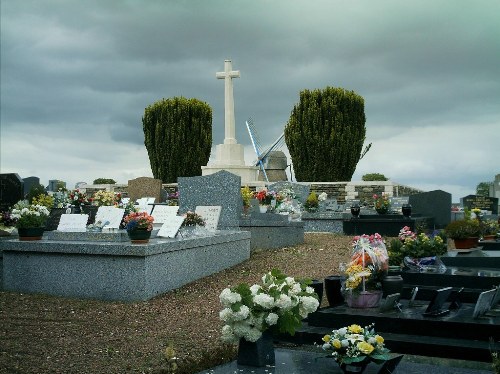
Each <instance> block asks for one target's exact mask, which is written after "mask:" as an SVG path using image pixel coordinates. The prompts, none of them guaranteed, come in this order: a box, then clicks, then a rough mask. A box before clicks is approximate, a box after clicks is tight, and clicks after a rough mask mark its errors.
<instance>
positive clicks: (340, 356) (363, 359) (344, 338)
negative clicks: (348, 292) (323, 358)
mask: <svg viewBox="0 0 500 374" xmlns="http://www.w3.org/2000/svg"><path fill="white" fill-rule="evenodd" d="M322 343H323V344H322V345H321V348H322V349H323V350H324V351H328V352H330V351H331V352H332V353H331V355H329V356H328V357H331V358H333V359H334V360H335V362H337V364H338V365H340V367H341V368H342V370H343V371H347V368H346V366H348V365H352V366H358V367H359V368H360V370H358V372H362V371H363V370H362V369H364V368H365V367H366V365H368V364H369V363H370V362H375V363H376V364H381V363H383V362H384V361H387V360H389V359H390V356H389V353H390V351H389V350H388V349H387V348H386V347H385V346H384V338H383V337H382V336H381V335H378V334H377V333H376V332H375V328H374V324H371V325H368V326H365V327H361V326H360V325H356V324H353V325H350V326H346V327H342V328H340V329H336V330H333V331H332V332H331V334H329V335H325V336H324V337H323V342H322Z"/></svg>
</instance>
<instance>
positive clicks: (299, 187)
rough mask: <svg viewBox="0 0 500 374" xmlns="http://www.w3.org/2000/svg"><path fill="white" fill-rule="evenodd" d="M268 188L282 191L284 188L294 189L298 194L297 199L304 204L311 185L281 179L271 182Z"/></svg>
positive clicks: (296, 194)
mask: <svg viewBox="0 0 500 374" xmlns="http://www.w3.org/2000/svg"><path fill="white" fill-rule="evenodd" d="M267 189H268V190H269V191H275V192H281V191H283V190H292V191H293V192H294V194H295V196H296V199H297V200H298V201H300V202H301V203H302V204H304V203H305V202H306V200H307V197H308V196H309V191H310V188H309V185H307V184H298V183H292V182H286V181H280V182H276V183H271V184H270V185H269V186H268V187H267Z"/></svg>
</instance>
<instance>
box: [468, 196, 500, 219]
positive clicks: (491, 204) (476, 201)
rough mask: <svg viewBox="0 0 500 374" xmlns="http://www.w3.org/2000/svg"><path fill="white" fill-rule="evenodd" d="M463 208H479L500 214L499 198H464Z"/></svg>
mask: <svg viewBox="0 0 500 374" xmlns="http://www.w3.org/2000/svg"><path fill="white" fill-rule="evenodd" d="M462 202H463V206H464V207H465V208H468V209H474V208H478V209H481V210H489V211H491V213H492V214H498V197H489V196H480V195H467V196H465V197H463V198H462Z"/></svg>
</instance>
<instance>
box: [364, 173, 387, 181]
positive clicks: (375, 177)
mask: <svg viewBox="0 0 500 374" xmlns="http://www.w3.org/2000/svg"><path fill="white" fill-rule="evenodd" d="M361 179H362V180H364V181H365V182H371V181H386V180H388V178H386V177H385V175H384V174H380V173H369V174H365V175H363V176H362V177H361Z"/></svg>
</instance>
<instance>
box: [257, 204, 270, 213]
mask: <svg viewBox="0 0 500 374" xmlns="http://www.w3.org/2000/svg"><path fill="white" fill-rule="evenodd" d="M268 207H269V205H259V212H261V213H267V209H268Z"/></svg>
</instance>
